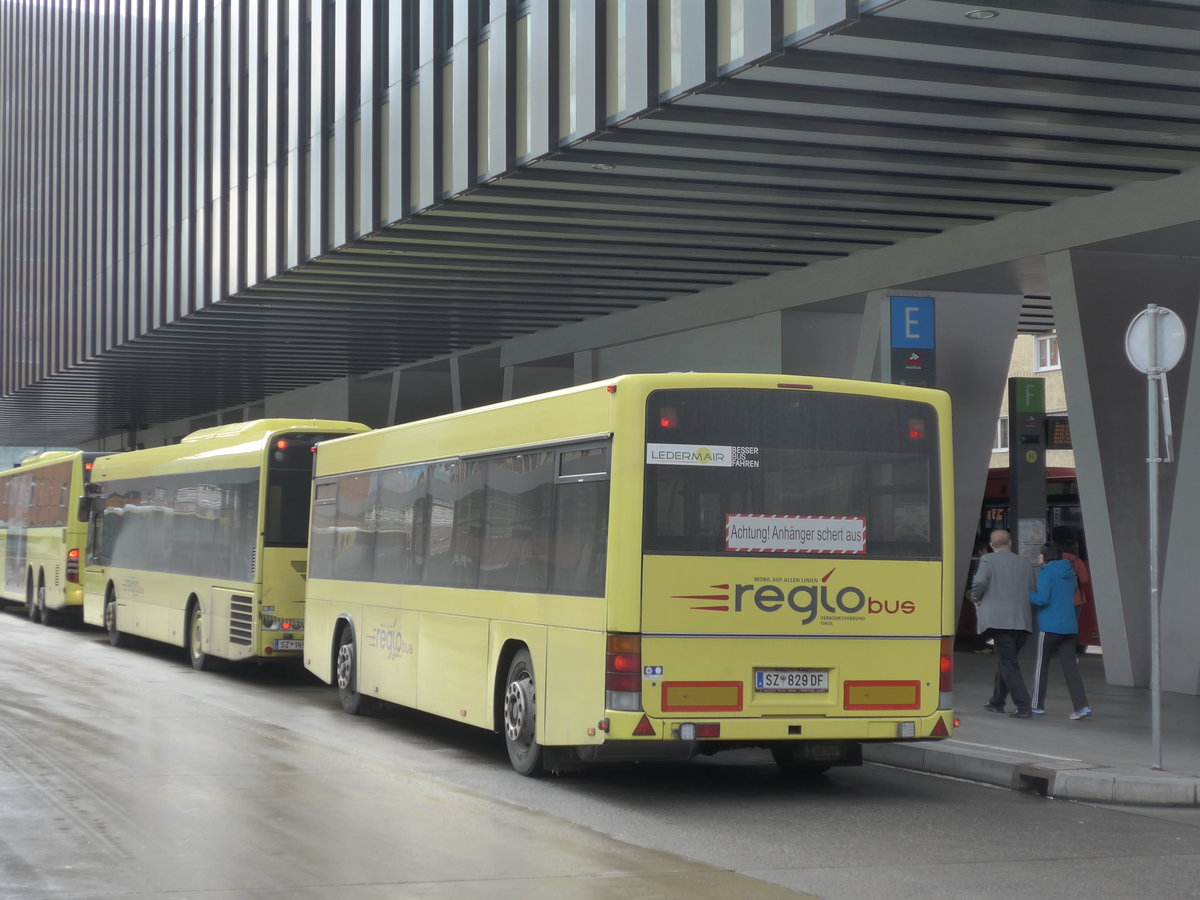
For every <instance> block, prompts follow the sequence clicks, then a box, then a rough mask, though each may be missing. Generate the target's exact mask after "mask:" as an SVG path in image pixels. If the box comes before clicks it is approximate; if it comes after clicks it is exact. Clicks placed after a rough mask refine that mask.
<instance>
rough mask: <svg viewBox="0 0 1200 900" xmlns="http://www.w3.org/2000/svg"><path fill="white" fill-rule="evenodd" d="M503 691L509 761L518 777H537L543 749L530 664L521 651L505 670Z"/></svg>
mask: <svg viewBox="0 0 1200 900" xmlns="http://www.w3.org/2000/svg"><path fill="white" fill-rule="evenodd" d="M504 683H505V688H504V743H505V746H507V747H508V758H509V760H511V761H512V766H513V768H514V769H516V770H517V772H518V773H520V774H521V775H540V774H541V772H542V747H541V745H540V744H539V743H538V742H537V737H536V735H537V685H536V684H535V683H534V680H533V660H532V659H531V658H530V656H529V651H528V650H526V649H524V648H522V649H521V650H519V651H518V652H517V655H516V656H514V657H513V661H512V663H511V664H509V667H508V678H507V679H506V680H505V682H504Z"/></svg>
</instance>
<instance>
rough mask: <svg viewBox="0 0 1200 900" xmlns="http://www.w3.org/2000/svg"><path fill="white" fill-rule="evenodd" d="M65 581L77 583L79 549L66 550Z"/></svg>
mask: <svg viewBox="0 0 1200 900" xmlns="http://www.w3.org/2000/svg"><path fill="white" fill-rule="evenodd" d="M67 581H69V582H70V583H71V584H79V550H78V549H75V550H68V551H67Z"/></svg>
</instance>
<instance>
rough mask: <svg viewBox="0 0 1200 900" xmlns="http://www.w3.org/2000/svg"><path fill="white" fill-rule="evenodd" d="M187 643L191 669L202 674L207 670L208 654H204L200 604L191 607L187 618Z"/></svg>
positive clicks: (202, 616) (202, 615)
mask: <svg viewBox="0 0 1200 900" xmlns="http://www.w3.org/2000/svg"><path fill="white" fill-rule="evenodd" d="M187 633H188V642H187V650H188V657H189V658H190V659H191V661H192V668H193V669H195V670H196V671H197V672H203V671H204V670H205V669H207V668H208V654H207V653H205V652H204V649H203V648H204V613H202V612H201V611H200V604H199V603H196V605H194V606H193V607H192V614H191V615H190V616H189V617H188V631H187Z"/></svg>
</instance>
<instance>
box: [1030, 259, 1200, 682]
mask: <svg viewBox="0 0 1200 900" xmlns="http://www.w3.org/2000/svg"><path fill="white" fill-rule="evenodd" d="M1046 264H1047V275H1048V277H1049V284H1050V289H1051V293H1052V295H1053V297H1054V313H1055V320H1056V322H1057V323H1058V332H1059V352H1060V353H1061V356H1062V361H1063V375H1064V381H1065V386H1066V391H1067V402H1068V406H1069V408H1070V411H1071V413H1070V414H1071V432H1072V442H1073V443H1074V445H1075V465H1076V469H1077V472H1078V478H1079V494H1080V502H1081V504H1082V507H1083V522H1084V532H1085V538H1086V541H1087V550H1088V560H1089V564H1090V566H1091V571H1092V580H1093V582H1094V588H1095V595H1096V613H1097V618H1098V619H1099V624H1100V637H1101V642H1102V644H1103V647H1104V666H1105V673H1106V675H1107V677H1108V680H1109V681H1111V682H1113V683H1116V684H1130V685H1145V684H1148V683H1149V677H1150V611H1149V590H1150V589H1149V547H1148V532H1147V528H1148V496H1147V493H1146V490H1147V465H1146V450H1147V443H1146V442H1147V433H1146V416H1147V410H1146V378H1145V376H1144V375H1142V374H1141V373H1140V372H1138V371H1137V370H1136V369H1134V368H1133V367H1132V366H1131V365H1130V364H1129V362H1128V361H1127V360H1126V358H1125V349H1124V348H1125V332H1126V330H1127V328H1128V326H1129V323H1130V321H1132V319H1133V317H1134V316H1135V315H1136V314H1137V313H1138V312H1140V311H1141V310H1143V309H1145V308H1146V304H1147V303H1151V302H1154V303H1158V304H1159V305H1161V306H1167V307H1170V308H1171V309H1173V310H1175V311H1176V312H1177V313H1179V314H1180V315H1181V316H1182V317H1183V319H1184V322H1185V323H1186V324H1187V326H1188V329H1189V334H1190V335H1195V333H1196V332H1195V324H1196V321H1195V319H1196V291H1197V285H1198V284H1200V260H1196V259H1194V258H1193V259H1185V258H1180V257H1159V256H1153V255H1149V254H1133V253H1121V254H1116V253H1102V252H1094V251H1093V252H1089V251H1070V252H1063V253H1057V254H1054V255H1052V256H1049V257H1047V259H1046ZM1193 347H1194V344H1193ZM1193 358H1194V350H1193V351H1191V352H1189V354H1188V355H1185V357H1184V359H1183V360H1182V361H1181V363H1180V364H1179V366H1177V367H1176V369H1175V370H1174V371H1173V372H1172V373H1171V374H1170V375H1169V376H1168V384H1169V389H1170V395H1171V408H1172V413H1173V418H1174V421H1175V424H1176V433H1177V435H1182V438H1183V440H1182V441H1181V442H1178V443H1177V451H1178V455H1179V458H1180V460H1181V462H1180V463H1178V464H1176V465H1164V466H1161V467H1160V487H1161V496H1160V501H1159V503H1160V512H1161V516H1162V519H1161V523H1160V544H1161V547H1163V548H1166V552H1165V565H1163V566H1162V567H1161V572H1162V578H1163V581H1162V584H1163V591H1162V598H1163V606H1162V611H1163V644H1162V649H1163V658H1162V659H1163V687H1164V688H1166V689H1168V690H1177V691H1186V692H1188V693H1193V694H1194V693H1197V678H1198V669H1200V655H1198V654H1197V653H1196V647H1197V642H1198V641H1200V619H1198V618H1197V617H1196V616H1195V614H1194V612H1193V609H1192V608H1193V606H1194V604H1195V599H1194V598H1195V593H1196V587H1195V586H1196V584H1197V581H1198V580H1200V555H1198V554H1197V553H1196V550H1195V542H1194V535H1195V534H1196V531H1197V529H1198V528H1200V508H1198V507H1200V477H1197V476H1198V475H1200V473H1198V472H1197V470H1196V463H1195V462H1194V461H1189V460H1188V459H1187V456H1186V453H1187V449H1186V446H1187V444H1188V443H1194V442H1195V440H1196V438H1197V436H1198V434H1200V431H1198V430H1200V423H1197V422H1196V416H1195V415H1192V416H1190V417H1189V416H1187V414H1186V413H1187V397H1188V393H1189V390H1188V389H1189V387H1190V384H1191V382H1192V380H1193V377H1194V376H1193V372H1195V370H1196V367H1195V366H1193V365H1192V359H1193ZM1185 466H1186V471H1185V469H1184V467H1185Z"/></svg>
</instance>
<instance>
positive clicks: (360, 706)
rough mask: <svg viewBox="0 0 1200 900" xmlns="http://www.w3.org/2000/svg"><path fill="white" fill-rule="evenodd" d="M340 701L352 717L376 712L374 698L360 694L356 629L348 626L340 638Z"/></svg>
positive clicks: (338, 664) (336, 668)
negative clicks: (355, 639)
mask: <svg viewBox="0 0 1200 900" xmlns="http://www.w3.org/2000/svg"><path fill="white" fill-rule="evenodd" d="M335 670H336V676H337V689H338V700H340V701H341V703H342V709H344V710H345V711H346V712H348V713H350V715H352V716H365V715H369V714H370V713H372V712H374V711H375V703H374V699H375V698H373V697H364V696H363V695H362V694H360V693H359V692H358V650H357V648H356V647H355V645H354V629H353V628H351V627H350V626H349V625H347V626H346V627H345V628H343V629H342V634H341V637H339V638H338V649H337V665H336V666H335Z"/></svg>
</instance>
